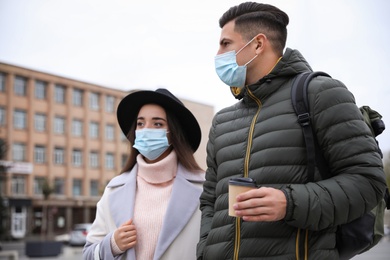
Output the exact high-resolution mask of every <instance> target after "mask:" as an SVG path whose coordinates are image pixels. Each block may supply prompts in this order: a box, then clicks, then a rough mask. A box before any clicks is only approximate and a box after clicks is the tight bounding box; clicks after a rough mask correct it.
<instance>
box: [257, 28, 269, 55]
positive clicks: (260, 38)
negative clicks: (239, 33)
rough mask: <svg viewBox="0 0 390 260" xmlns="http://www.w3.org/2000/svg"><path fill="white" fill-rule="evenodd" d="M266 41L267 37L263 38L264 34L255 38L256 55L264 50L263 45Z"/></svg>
mask: <svg viewBox="0 0 390 260" xmlns="http://www.w3.org/2000/svg"><path fill="white" fill-rule="evenodd" d="M266 40H267V36H265V35H264V34H262V33H259V34H258V35H257V36H256V38H255V41H256V44H257V45H256V54H257V55H258V54H260V53H261V52H262V51H263V50H264V43H265V41H266Z"/></svg>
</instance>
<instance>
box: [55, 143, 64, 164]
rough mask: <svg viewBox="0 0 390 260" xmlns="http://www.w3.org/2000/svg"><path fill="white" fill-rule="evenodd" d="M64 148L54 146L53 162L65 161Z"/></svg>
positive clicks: (61, 162) (62, 162) (60, 162)
mask: <svg viewBox="0 0 390 260" xmlns="http://www.w3.org/2000/svg"><path fill="white" fill-rule="evenodd" d="M64 158H65V150H64V148H62V147H55V148H54V164H64V163H65V160H64Z"/></svg>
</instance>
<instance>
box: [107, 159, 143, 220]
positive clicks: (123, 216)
mask: <svg viewBox="0 0 390 260" xmlns="http://www.w3.org/2000/svg"><path fill="white" fill-rule="evenodd" d="M137 169H138V167H137V166H135V167H133V169H132V170H131V171H130V172H125V173H122V174H121V175H119V176H117V177H115V178H114V179H112V180H111V181H110V183H109V184H108V185H107V187H109V188H111V189H112V192H111V194H110V198H109V201H110V211H111V212H112V217H113V219H114V222H115V225H116V226H117V227H119V226H121V225H122V224H123V223H125V222H126V221H128V220H129V219H130V218H133V214H134V201H135V192H136V187H137Z"/></svg>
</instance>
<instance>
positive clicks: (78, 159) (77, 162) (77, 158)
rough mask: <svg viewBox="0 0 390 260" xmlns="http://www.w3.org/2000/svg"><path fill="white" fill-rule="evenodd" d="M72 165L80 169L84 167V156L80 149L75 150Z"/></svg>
mask: <svg viewBox="0 0 390 260" xmlns="http://www.w3.org/2000/svg"><path fill="white" fill-rule="evenodd" d="M72 163H73V166H75V167H80V166H82V165H83V154H82V152H81V150H80V149H73V152H72Z"/></svg>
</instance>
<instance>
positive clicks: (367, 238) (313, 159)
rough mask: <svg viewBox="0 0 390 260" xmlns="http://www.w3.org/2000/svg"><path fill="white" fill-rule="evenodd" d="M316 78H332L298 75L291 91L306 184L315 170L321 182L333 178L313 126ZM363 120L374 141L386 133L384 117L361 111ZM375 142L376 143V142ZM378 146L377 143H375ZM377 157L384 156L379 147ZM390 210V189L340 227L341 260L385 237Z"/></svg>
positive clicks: (311, 74) (366, 110)
mask: <svg viewBox="0 0 390 260" xmlns="http://www.w3.org/2000/svg"><path fill="white" fill-rule="evenodd" d="M316 76H326V77H330V76H329V75H328V74H326V73H325V72H320V71H318V72H304V73H301V74H299V75H298V76H297V77H296V78H295V79H294V81H293V85H292V87H291V101H292V104H293V107H294V110H295V112H296V114H297V116H298V122H299V124H300V125H301V127H302V131H303V135H304V139H305V144H306V153H307V169H308V177H307V182H312V181H313V180H314V171H315V166H316V165H317V166H318V169H319V171H320V174H321V177H322V179H327V178H330V177H332V176H330V173H329V171H328V167H327V163H326V161H325V159H324V157H323V155H322V153H321V151H320V149H319V147H318V146H319V145H318V143H317V140H316V138H315V135H314V132H313V129H312V127H311V122H310V113H309V101H308V95H307V89H308V86H309V82H310V81H311V80H312V79H313V78H314V77H316ZM360 111H361V112H362V114H363V117H364V120H365V122H366V123H367V125H368V126H369V128H370V130H371V132H372V135H373V137H374V138H375V137H376V136H377V135H379V134H381V133H382V132H383V130H384V129H385V124H384V122H383V121H382V120H381V118H382V116H381V115H380V114H379V113H378V112H376V111H375V110H372V109H371V108H370V107H368V106H363V107H360ZM375 140H376V139H375ZM376 142H377V144H378V141H377V140H376ZM378 153H380V155H381V156H383V155H382V152H381V150H380V148H379V145H378ZM386 206H387V208H388V209H390V195H389V191H388V189H386V193H385V196H384V198H383V199H382V200H381V201H380V202H379V204H378V205H377V206H376V207H375V208H374V209H373V210H372V211H371V212H368V213H366V214H364V215H363V216H362V217H360V218H358V219H356V220H354V221H352V222H350V223H347V224H343V225H340V226H338V228H337V232H336V236H337V239H336V247H337V249H338V251H339V255H340V259H350V258H352V257H353V256H355V255H357V254H360V253H363V252H365V251H367V250H369V249H370V248H372V247H374V246H375V245H376V244H377V243H378V242H379V240H380V239H381V238H382V237H383V236H384V213H385V208H386Z"/></svg>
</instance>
